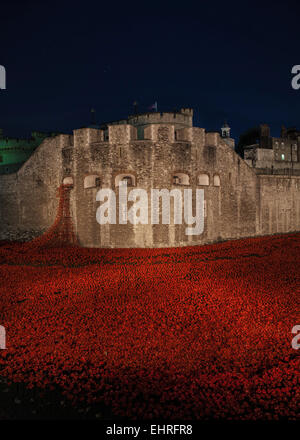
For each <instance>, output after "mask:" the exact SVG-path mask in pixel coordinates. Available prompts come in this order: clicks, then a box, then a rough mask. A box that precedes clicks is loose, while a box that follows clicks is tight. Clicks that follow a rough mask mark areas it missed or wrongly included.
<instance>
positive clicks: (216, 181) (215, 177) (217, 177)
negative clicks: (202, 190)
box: [214, 174, 221, 186]
mask: <svg viewBox="0 0 300 440" xmlns="http://www.w3.org/2000/svg"><path fill="white" fill-rule="evenodd" d="M220 185H221V182H220V176H219V175H218V174H215V175H214V186H220Z"/></svg>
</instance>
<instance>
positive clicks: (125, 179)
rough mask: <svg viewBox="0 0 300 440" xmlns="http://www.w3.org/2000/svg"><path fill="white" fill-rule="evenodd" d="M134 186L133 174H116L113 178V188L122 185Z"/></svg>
mask: <svg viewBox="0 0 300 440" xmlns="http://www.w3.org/2000/svg"><path fill="white" fill-rule="evenodd" d="M124 183H126V184H127V186H135V176H134V175H133V174H118V175H117V176H116V178H115V186H116V187H117V186H120V185H124Z"/></svg>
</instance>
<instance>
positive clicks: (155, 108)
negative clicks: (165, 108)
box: [148, 101, 157, 112]
mask: <svg viewBox="0 0 300 440" xmlns="http://www.w3.org/2000/svg"><path fill="white" fill-rule="evenodd" d="M148 109H149V110H155V111H156V112H157V102H156V101H155V103H154V104H152V105H150V107H148Z"/></svg>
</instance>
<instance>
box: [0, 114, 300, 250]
mask: <svg viewBox="0 0 300 440" xmlns="http://www.w3.org/2000/svg"><path fill="white" fill-rule="evenodd" d="M187 117H188V116H187ZM187 125H188V124H187ZM175 129H176V136H175ZM108 136H109V139H108V140H104V139H105V138H104V132H103V131H102V130H97V129H93V128H83V129H79V130H75V131H74V132H73V136H69V135H59V136H56V137H54V138H48V139H46V140H44V142H43V143H42V144H41V145H40V146H39V147H38V149H37V150H36V151H35V153H34V154H33V155H32V156H31V157H30V159H29V160H28V161H27V162H25V164H24V165H23V166H22V168H21V169H20V170H19V171H18V172H17V173H14V174H11V175H8V176H0V203H1V205H0V206H1V208H0V239H12V240H14V239H30V238H32V237H34V236H37V235H40V234H42V233H43V232H44V231H45V230H46V229H47V228H49V227H50V226H51V225H52V223H53V222H54V219H55V215H56V210H57V205H58V199H57V197H56V191H57V188H58V187H59V185H61V184H62V183H63V182H65V183H66V182H72V183H73V188H72V190H71V199H70V202H71V215H72V219H73V223H74V228H75V232H76V234H77V236H78V240H79V243H80V244H81V245H82V246H85V247H112V248H114V247H116V248H120V247H171V246H187V245H197V244H205V243H212V242H217V241H221V240H228V239H236V238H241V237H253V236H258V235H267V234H274V233H285V232H291V231H299V230H300V177H298V176H277V175H273V176H269V175H268V176H265V175H256V173H255V171H254V169H253V168H251V167H249V166H248V165H247V164H246V162H244V161H243V159H241V158H240V157H239V156H238V155H237V154H236V153H235V152H234V150H233V149H232V148H230V147H229V146H228V145H227V144H226V143H225V142H224V141H223V140H222V138H221V137H220V135H219V134H218V133H206V132H205V130H204V129H203V128H198V127H192V126H186V127H185V128H178V125H177V126H175V125H172V124H171V123H165V124H160V123H153V124H148V125H145V128H144V136H143V137H144V139H143V140H138V139H137V128H136V127H134V126H133V125H130V124H121V125H111V126H109V128H108ZM124 177H126V178H127V179H129V180H128V182H129V186H128V190H130V189H132V188H141V189H144V190H145V191H146V192H147V194H149V199H150V191H151V189H153V188H156V189H167V190H170V191H171V190H173V189H177V190H180V191H182V192H183V191H184V190H185V189H187V188H190V189H192V190H193V195H194V194H195V192H196V189H203V190H204V199H205V214H204V230H203V232H202V233H201V234H199V235H187V234H186V233H185V230H186V224H185V223H183V224H181V225H180V224H174V222H173V223H172V222H171V224H162V222H159V224H151V221H149V222H148V224H130V223H128V224H119V223H118V222H117V223H116V224H103V225H100V224H99V223H98V222H97V219H96V212H97V209H98V207H99V205H100V202H99V201H97V200H96V195H97V193H98V191H99V189H102V188H110V189H112V190H114V191H115V193H116V195H118V192H119V190H120V187H119V182H120V179H122V178H124ZM172 210H174V206H172ZM172 213H173V211H172ZM118 214H119V213H117V217H118ZM149 215H150V213H149Z"/></svg>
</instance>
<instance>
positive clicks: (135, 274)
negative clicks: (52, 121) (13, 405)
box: [0, 234, 300, 420]
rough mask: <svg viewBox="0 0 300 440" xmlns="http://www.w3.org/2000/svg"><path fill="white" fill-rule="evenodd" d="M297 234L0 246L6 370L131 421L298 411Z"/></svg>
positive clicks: (295, 414) (1, 367) (1, 355)
mask: <svg viewBox="0 0 300 440" xmlns="http://www.w3.org/2000/svg"><path fill="white" fill-rule="evenodd" d="M299 256H300V234H290V235H285V236H273V237H263V238H254V239H244V240H238V241H233V242H225V243H220V244H214V245H209V246H202V247H187V248H176V249H152V250H146V249H144V250H141V249H140V250H134V249H130V250H129V249H127V250H125V249H124V250H106V249H82V248H76V247H73V248H72V247H70V248H68V247H66V248H61V249H59V248H53V249H39V250H38V249H35V250H34V249H30V248H26V246H24V245H22V244H17V243H14V244H9V243H4V242H2V243H1V246H0V283H1V290H0V291H1V294H0V325H2V326H5V328H6V333H7V350H0V371H1V373H0V375H1V377H2V378H6V379H8V380H9V381H11V382H13V383H23V384H26V386H27V387H29V388H30V387H38V388H41V389H45V390H51V389H53V388H55V389H56V388H58V389H59V390H61V392H62V393H63V394H64V395H65V397H66V399H68V401H69V402H70V404H72V405H73V406H74V407H75V408H79V407H80V408H81V407H83V406H89V407H93V406H95V405H99V404H101V405H102V404H103V405H105V407H107V408H109V409H110V411H111V414H112V415H113V416H114V417H120V418H122V417H125V418H129V419H151V418H152V419H153V418H166V419H174V418H177V419H178V418H180V419H186V420H187V419H190V420H196V419H201V420H205V419H241V420H261V419H264V420H265V419H271V420H276V419H299V418H300V414H299V402H300V387H299V380H300V361H299V353H298V351H297V350H294V349H293V348H292V346H291V340H292V334H291V329H292V328H293V326H294V325H296V324H299V323H300V295H299V293H300V292H299V286H300V270H299Z"/></svg>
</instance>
